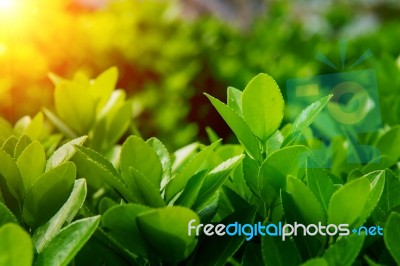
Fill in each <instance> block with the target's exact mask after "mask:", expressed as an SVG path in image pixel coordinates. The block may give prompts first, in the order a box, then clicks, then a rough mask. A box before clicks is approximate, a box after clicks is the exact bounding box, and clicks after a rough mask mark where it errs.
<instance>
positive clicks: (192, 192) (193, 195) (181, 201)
mask: <svg viewBox="0 0 400 266" xmlns="http://www.w3.org/2000/svg"><path fill="white" fill-rule="evenodd" d="M205 175H206V171H200V172H198V173H197V174H195V175H194V176H192V178H190V179H189V181H188V182H187V184H186V186H185V188H184V189H183V191H182V193H181V194H180V195H179V197H178V198H177V199H176V201H175V202H174V205H180V206H183V207H188V208H191V207H192V206H193V204H194V203H195V201H196V199H197V196H198V195H199V192H200V189H201V186H202V184H203V181H204V176H205Z"/></svg>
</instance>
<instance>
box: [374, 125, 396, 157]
mask: <svg viewBox="0 0 400 266" xmlns="http://www.w3.org/2000/svg"><path fill="white" fill-rule="evenodd" d="M393 143H400V126H399V125H397V126H394V127H392V128H391V129H389V130H388V131H387V132H386V133H385V134H384V135H382V136H381V137H380V138H379V139H378V142H377V143H376V148H377V149H378V150H379V151H380V153H381V155H387V156H388V157H389V158H392V159H393V160H395V161H396V160H398V159H399V158H400V146H399V145H393Z"/></svg>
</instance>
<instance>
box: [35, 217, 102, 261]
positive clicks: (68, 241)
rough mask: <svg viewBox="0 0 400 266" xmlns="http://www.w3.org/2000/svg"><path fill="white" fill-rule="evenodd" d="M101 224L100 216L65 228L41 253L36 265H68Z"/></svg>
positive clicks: (79, 221) (82, 220) (76, 222)
mask: <svg viewBox="0 0 400 266" xmlns="http://www.w3.org/2000/svg"><path fill="white" fill-rule="evenodd" d="M99 222H100V216H94V217H90V218H84V219H81V220H78V221H75V222H73V223H71V224H70V225H68V226H66V227H65V228H63V229H62V230H61V231H60V232H59V233H58V234H57V235H56V236H55V237H54V238H53V239H52V240H51V241H50V242H49V243H48V244H47V245H46V246H45V248H44V249H43V251H42V252H41V253H39V255H38V257H37V260H36V262H35V265H36V266H39V265H40V266H42V265H43V266H44V265H59V266H64V265H68V264H69V263H70V262H71V260H72V259H73V258H74V257H75V255H76V254H77V253H78V252H79V250H80V249H81V248H82V247H83V245H84V244H85V243H86V242H87V241H88V240H89V238H90V237H91V236H92V234H93V233H94V231H95V230H96V228H97V226H98V224H99Z"/></svg>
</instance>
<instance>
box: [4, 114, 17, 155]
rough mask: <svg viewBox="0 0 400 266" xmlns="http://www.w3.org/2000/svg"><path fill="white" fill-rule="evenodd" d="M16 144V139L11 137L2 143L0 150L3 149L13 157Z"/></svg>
mask: <svg viewBox="0 0 400 266" xmlns="http://www.w3.org/2000/svg"><path fill="white" fill-rule="evenodd" d="M0 121H1V120H0ZM0 123H1V122H0ZM0 134H1V133H0ZM17 143H18V138H17V137H16V136H14V135H12V136H10V137H9V138H7V139H6V140H5V141H4V143H3V146H2V147H1V148H2V149H3V151H5V152H7V153H8V154H9V155H10V156H12V157H14V151H15V146H16V145H17Z"/></svg>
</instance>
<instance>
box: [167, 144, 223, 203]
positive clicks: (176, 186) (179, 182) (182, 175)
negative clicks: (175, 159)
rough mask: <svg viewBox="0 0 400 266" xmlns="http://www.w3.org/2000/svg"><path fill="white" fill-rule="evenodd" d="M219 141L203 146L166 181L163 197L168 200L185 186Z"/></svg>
mask: <svg viewBox="0 0 400 266" xmlns="http://www.w3.org/2000/svg"><path fill="white" fill-rule="evenodd" d="M219 142H220V140H219V141H217V142H214V143H213V144H211V145H210V146H207V147H205V148H204V149H203V150H201V151H200V152H199V153H197V154H196V155H195V156H194V157H193V158H192V159H191V160H190V161H189V162H188V163H187V164H186V165H185V166H184V167H183V169H182V171H180V172H179V173H178V174H177V175H176V176H175V177H174V178H173V179H171V181H170V182H169V183H168V185H167V188H166V191H165V192H166V193H165V198H166V200H167V202H168V201H170V200H171V199H172V198H173V197H174V196H175V195H176V194H177V193H178V192H180V191H181V190H182V189H184V187H185V186H186V184H187V182H188V181H189V179H190V178H191V177H192V176H193V175H195V174H196V173H197V172H198V171H199V170H201V166H202V165H203V164H204V162H205V161H207V159H208V157H209V156H210V155H211V153H212V152H213V150H214V149H215V147H217V145H219Z"/></svg>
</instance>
